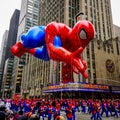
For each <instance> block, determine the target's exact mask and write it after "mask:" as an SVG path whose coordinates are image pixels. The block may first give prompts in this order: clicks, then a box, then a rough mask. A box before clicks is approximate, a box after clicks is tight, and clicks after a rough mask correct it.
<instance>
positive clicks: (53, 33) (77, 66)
mask: <svg viewBox="0 0 120 120" xmlns="http://www.w3.org/2000/svg"><path fill="white" fill-rule="evenodd" d="M94 33H95V30H94V26H93V25H92V23H91V22H89V21H87V20H80V21H78V22H77V23H76V24H75V25H74V27H73V28H70V27H68V26H67V25H65V24H63V23H57V22H51V23H49V24H48V25H47V26H35V27H32V28H31V29H29V31H28V32H27V33H26V34H22V36H21V41H19V42H17V43H16V44H15V45H14V46H12V47H11V52H12V53H13V54H14V55H16V56H18V57H21V56H22V55H23V54H24V53H26V52H27V53H30V54H32V55H33V56H35V57H37V58H39V59H42V60H45V61H48V60H50V59H53V60H56V61H62V62H63V64H62V82H63V83H65V82H73V76H72V73H73V72H75V73H79V72H80V73H81V74H82V76H83V77H84V78H88V75H87V73H86V69H87V65H86V62H85V61H84V60H83V59H82V56H81V54H82V52H83V50H84V48H85V47H86V46H87V45H88V43H89V42H90V41H91V40H92V39H93V38H94Z"/></svg>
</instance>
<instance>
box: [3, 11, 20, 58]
mask: <svg viewBox="0 0 120 120" xmlns="http://www.w3.org/2000/svg"><path fill="white" fill-rule="evenodd" d="M19 16H20V10H17V9H16V10H15V11H14V13H13V15H12V17H11V19H10V26H9V33H8V41H7V43H6V46H7V48H6V53H5V54H6V58H5V59H7V58H9V57H11V56H13V55H12V53H11V51H10V48H11V46H12V45H14V44H15V43H16V40H17V32H18V24H19Z"/></svg>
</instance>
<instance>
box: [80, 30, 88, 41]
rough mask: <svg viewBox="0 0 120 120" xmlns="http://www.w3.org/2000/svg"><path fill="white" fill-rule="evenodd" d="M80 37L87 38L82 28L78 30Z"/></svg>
mask: <svg viewBox="0 0 120 120" xmlns="http://www.w3.org/2000/svg"><path fill="white" fill-rule="evenodd" d="M80 39H82V40H86V39H87V34H86V32H85V31H84V30H83V29H82V30H81V31H80Z"/></svg>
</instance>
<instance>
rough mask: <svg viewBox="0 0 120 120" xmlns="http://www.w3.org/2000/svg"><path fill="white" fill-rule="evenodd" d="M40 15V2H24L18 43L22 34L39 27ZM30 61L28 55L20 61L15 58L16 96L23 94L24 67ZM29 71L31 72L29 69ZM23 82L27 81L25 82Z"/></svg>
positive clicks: (31, 0)
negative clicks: (33, 27) (31, 28)
mask: <svg viewBox="0 0 120 120" xmlns="http://www.w3.org/2000/svg"><path fill="white" fill-rule="evenodd" d="M38 14H39V0H22V4H21V12H20V20H19V27H18V36H17V41H19V40H21V34H22V33H26V32H27V31H28V29H29V28H30V27H32V26H35V25H38ZM29 60H30V57H29V55H28V54H25V55H23V56H22V57H21V58H20V59H19V58H15V60H14V69H13V77H12V79H13V80H14V90H13V91H14V94H15V93H18V94H20V93H21V84H22V83H21V82H22V72H23V67H25V65H26V64H28V61H29ZM27 70H28V71H29V68H28V69H27ZM27 76H29V75H27ZM23 82H25V81H24V80H23Z"/></svg>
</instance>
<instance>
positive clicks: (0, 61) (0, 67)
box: [0, 30, 8, 96]
mask: <svg viewBox="0 0 120 120" xmlns="http://www.w3.org/2000/svg"><path fill="white" fill-rule="evenodd" d="M7 40H8V30H6V31H5V32H4V35H3V38H2V44H1V57H0V58H1V59H0V70H1V74H0V90H1V87H2V80H3V72H4V65H5V52H6V44H7ZM1 91H2V90H1ZM1 95H2V93H1V94H0V96H1Z"/></svg>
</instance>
